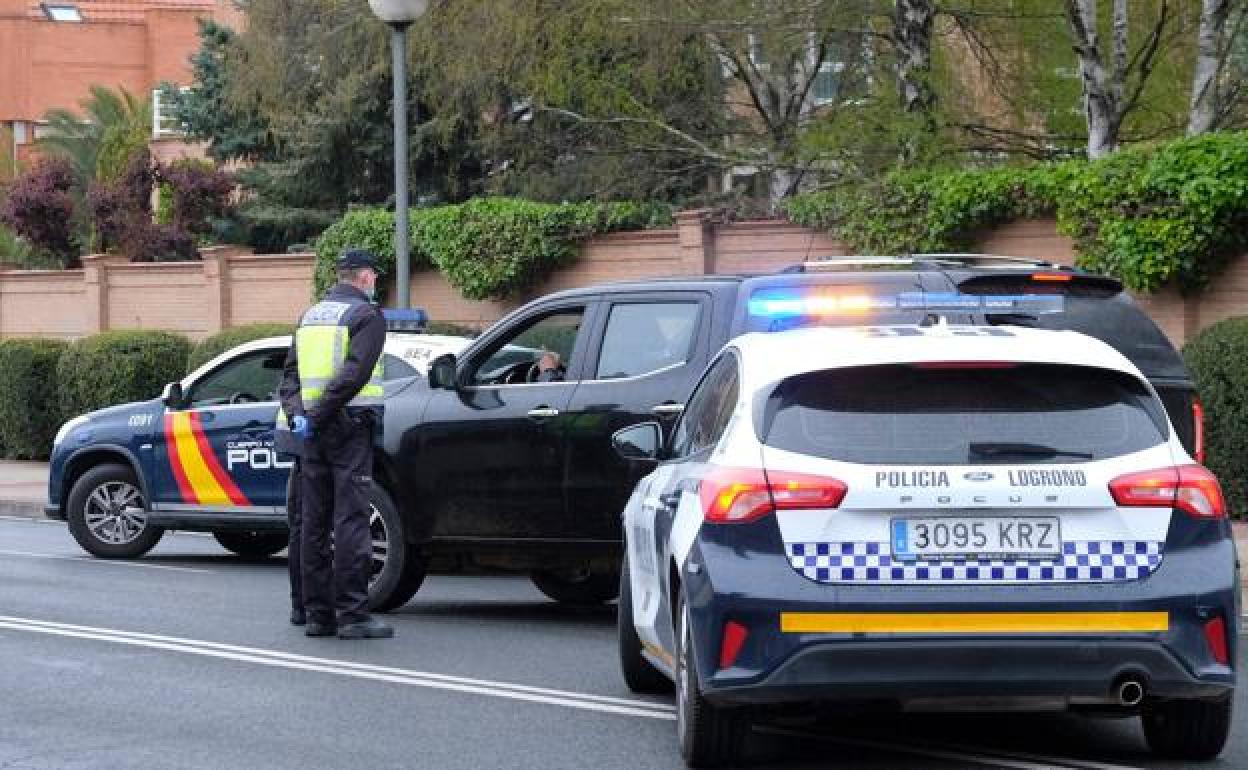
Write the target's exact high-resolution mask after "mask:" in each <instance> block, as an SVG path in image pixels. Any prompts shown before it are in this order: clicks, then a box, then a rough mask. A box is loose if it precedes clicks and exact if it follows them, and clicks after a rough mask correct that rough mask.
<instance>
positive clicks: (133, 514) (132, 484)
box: [65, 463, 165, 559]
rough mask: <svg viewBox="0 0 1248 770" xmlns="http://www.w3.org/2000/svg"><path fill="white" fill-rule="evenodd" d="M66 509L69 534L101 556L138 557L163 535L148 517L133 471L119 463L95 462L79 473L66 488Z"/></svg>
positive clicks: (117, 557)
mask: <svg viewBox="0 0 1248 770" xmlns="http://www.w3.org/2000/svg"><path fill="white" fill-rule="evenodd" d="M136 506H137V507H136ZM66 508H67V509H68V510H66V512H65V518H66V521H67V522H68V523H69V533H70V534H71V535H73V537H74V540H77V541H78V545H80V546H82V548H83V550H85V551H86V552H87V553H89V554H91V555H92V556H98V557H100V558H102V559H137V558H138V557H140V556H142V555H143V554H145V553H147V552H148V551H150V550H152V549H153V548H154V547H156V544H157V543H158V542H160V538H161V537H163V536H164V534H165V531H164V530H163V529H161V528H160V527H157V526H153V525H152V524H150V523H149V522H148V520H147V504H146V502H145V501H144V499H143V491H142V489H141V488H140V487H139V480H138V477H137V476H135V473H134V470H133V469H131V468H130V467H129V466H127V465H122V464H120V463H107V464H104V465H97V466H96V467H94V468H92V469H90V470H88V471H87V472H86V473H84V474H82V476H80V477H79V478H78V480H77V481H75V482H74V486H73V488H71V489H70V491H69V499H68V500H67V501H66Z"/></svg>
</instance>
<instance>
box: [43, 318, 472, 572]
mask: <svg viewBox="0 0 1248 770" xmlns="http://www.w3.org/2000/svg"><path fill="white" fill-rule="evenodd" d="M406 325H407V323H406V322H405V321H403V320H400V321H392V322H391V323H390V327H391V329H394V328H396V327H399V328H401V327H403V326H406ZM290 342H291V338H290V337H288V336H287V337H270V338H267V339H260V340H255V341H253V342H248V343H246V344H244V345H240V346H238V347H236V348H233V349H232V350H230V351H228V352H226V353H223V354H221V355H219V356H217V357H216V358H214V359H212V360H211V361H209V362H208V363H206V364H204V365H203V366H201V367H199V368H198V369H196V370H195V371H194V372H192V373H191V374H189V375H187V376H186V377H185V378H184V379H182V380H181V381H180V382H175V383H171V384H170V385H168V386H166V388H165V391H164V394H163V395H162V397H161V398H158V399H153V400H151V401H142V402H138V403H132V404H121V405H119V406H113V407H109V408H107V409H101V410H99V411H95V412H91V413H90V414H85V415H82V416H80V417H76V418H74V419H72V420H70V421H69V422H67V423H65V425H63V426H62V427H61V429H60V431H59V432H58V433H57V435H56V439H55V443H54V447H53V450H52V457H51V464H50V478H49V486H48V497H49V503H48V505H47V506H46V511H47V513H48V515H49V516H51V517H53V518H59V519H63V520H67V521H68V523H69V531H70V532H71V533H72V534H73V536H74V538H75V539H76V540H77V541H78V543H79V544H80V545H81V546H82V547H83V548H84V549H86V550H87V551H88V552H90V553H92V554H94V555H95V556H100V557H105V558H135V557H138V556H141V555H143V554H145V553H147V552H148V551H149V550H151V549H152V548H153V547H154V546H155V545H156V543H157V542H158V541H159V540H160V539H161V536H162V535H163V534H164V531H165V530H166V529H180V530H200V531H208V532H212V533H213V534H214V535H215V536H216V538H217V540H218V541H219V542H220V543H221V545H223V546H224V547H225V548H227V549H229V550H231V551H233V552H235V553H238V554H240V555H244V556H267V555H271V554H274V553H277V552H278V551H280V550H281V549H282V548H284V547H285V545H286V537H287V536H286V487H287V480H288V477H289V475H290V468H291V462H290V461H289V460H288V459H285V458H283V457H280V456H279V455H278V454H277V453H276V452H275V451H274V445H273V425H274V420H275V418H276V415H277V410H278V406H279V405H278V402H277V387H278V384H279V382H280V380H281V376H282V368H283V364H284V363H285V358H286V352H287V350H288V348H289V347H290ZM470 342H471V340H470V339H468V338H466V337H458V336H450V335H436V334H410V333H402V332H397V331H391V332H390V333H389V334H388V335H387V338H386V344H385V349H384V354H383V357H382V364H383V371H384V380H385V386H386V396H387V398H390V397H392V396H394V395H397V394H399V393H402V392H403V391H405V390H407V389H408V388H409V387H411V386H412V385H413V384H414V383H415V382H417V381H419V380H421V379H423V375H424V374H425V373H426V371H427V368H428V365H429V362H430V361H431V360H433V359H435V358H437V357H438V356H442V355H445V354H447V353H458V352H459V351H460V350H462V349H463V348H464V347H465V346H467V345H468V344H469V343H470ZM372 498H373V499H372V501H371V502H372V505H373V516H372V519H373V520H372V529H373V540H374V563H373V572H374V578H375V579H378V578H385V577H386V575H385V574H384V573H385V572H386V569H385V567H386V564H387V551H388V548H387V546H388V540H389V538H388V536H387V533H388V532H389V531H394V530H395V529H396V525H395V522H394V517H395V516H397V514H396V513H395V512H394V505H393V502H392V501H391V500H390V499H389V498H388V497H387V496H386V494H385V492H384V491H383V490H380V489H376V490H374V492H373V495H372Z"/></svg>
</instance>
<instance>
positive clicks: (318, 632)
mask: <svg viewBox="0 0 1248 770" xmlns="http://www.w3.org/2000/svg"><path fill="white" fill-rule="evenodd" d="M336 633H338V626H336V625H334V623H333V622H332V621H331V622H329V623H321V622H319V621H318V620H316V619H315V618H308V625H307V626H306V627H305V628H304V629H303V635H304V636H333V635H334V634H336Z"/></svg>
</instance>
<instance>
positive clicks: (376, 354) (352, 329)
mask: <svg viewBox="0 0 1248 770" xmlns="http://www.w3.org/2000/svg"><path fill="white" fill-rule="evenodd" d="M360 308H361V309H360V310H356V311H354V316H355V317H354V318H353V319H352V320H351V323H350V324H348V326H347V340H348V341H347V359H346V361H344V362H343V365H342V368H341V369H340V370H338V373H337V374H336V375H334V378H333V379H332V380H330V381H329V384H328V385H326V386H325V393H324V394H323V395H322V396H321V398H320V399H318V400H317V402H316V403H315V404H313V405H312V408H311V409H308V410H307V416H308V419H309V420H311V421H312V423H313V424H314V425H317V424H324V422H325V421H326V420H327V419H329V418H331V417H333V416H334V415H335V414H337V413H338V412H340V411H342V410H343V409H344V408H345V407H346V405H347V402H348V401H350V400H351V399H353V398H355V395H356V394H357V393H359V392H360V389H361V388H363V387H364V386H365V385H366V384H368V381H369V379H370V378H371V377H372V376H373V367H374V366H376V365H377V360H378V359H379V358H381V351H382V348H384V347H385V345H386V319H385V318H383V317H382V315H381V311H380V310H378V309H377V308H375V307H373V306H372V305H360Z"/></svg>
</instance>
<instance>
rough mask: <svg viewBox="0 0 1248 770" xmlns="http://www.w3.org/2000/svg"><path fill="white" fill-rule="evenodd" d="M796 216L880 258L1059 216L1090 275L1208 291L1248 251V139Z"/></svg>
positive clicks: (879, 186) (907, 180)
mask: <svg viewBox="0 0 1248 770" xmlns="http://www.w3.org/2000/svg"><path fill="white" fill-rule="evenodd" d="M786 210H787V212H788V215H789V217H790V218H791V219H792V220H793V221H794V222H797V223H799V224H803V225H807V226H810V227H817V228H821V229H825V230H829V231H831V232H833V233H834V234H835V235H836V236H837V237H839V238H841V239H843V240H844V241H846V242H847V243H848V244H849V245H851V246H852V247H853V248H854V249H856V250H858V251H860V252H863V253H878V254H906V253H914V252H940V251H960V250H965V249H967V248H970V247H971V246H972V245H973V243H974V241H975V239H976V236H977V235H978V233H979V232H980V231H981V230H983V229H985V228H989V227H993V226H995V225H999V224H1002V223H1004V222H1008V221H1010V220H1014V219H1019V218H1023V217H1032V216H1039V215H1056V217H1057V220H1058V229H1059V231H1060V232H1062V233H1063V234H1066V235H1069V236H1071V237H1072V238H1073V239H1074V240H1075V245H1076V249H1077V251H1078V255H1079V264H1080V265H1081V266H1082V267H1085V268H1087V269H1089V270H1094V271H1096V272H1100V273H1107V274H1109V275H1114V276H1117V277H1119V278H1120V279H1122V281H1123V282H1124V283H1125V284H1126V285H1127V286H1128V287H1130V288H1132V289H1136V290H1140V291H1155V290H1157V289H1159V288H1161V287H1162V286H1164V285H1166V284H1168V283H1174V284H1176V285H1178V286H1179V288H1180V289H1182V290H1184V291H1192V290H1198V289H1200V288H1202V287H1204V286H1205V285H1206V284H1207V283H1208V282H1209V280H1210V278H1211V277H1212V276H1214V275H1216V274H1217V272H1218V271H1219V270H1221V269H1222V268H1223V267H1224V266H1225V264H1226V262H1227V260H1228V259H1229V258H1230V257H1232V256H1234V255H1236V254H1240V253H1243V252H1244V251H1245V250H1248V132H1234V133H1221V134H1206V135H1204V136H1200V137H1196V138H1192V139H1182V140H1179V141H1174V142H1169V143H1165V144H1158V145H1152V146H1145V147H1137V148H1132V149H1128V150H1122V151H1120V152H1117V153H1114V154H1113V155H1111V156H1109V157H1108V158H1104V159H1102V160H1098V161H1093V162H1088V161H1069V162H1066V163H1060V164H1049V165H1038V166H1030V167H1020V168H991V169H984V170H976V171H960V172H952V173H951V172H926V173H904V174H894V175H891V176H887V177H885V178H883V179H881V180H879V181H878V182H876V183H874V184H867V185H855V186H852V187H851V186H846V187H842V188H837V189H834V190H829V191H824V192H818V193H811V194H807V195H799V196H796V197H794V198H792V199H790V200H789V201H788V202H787V203H786Z"/></svg>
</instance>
